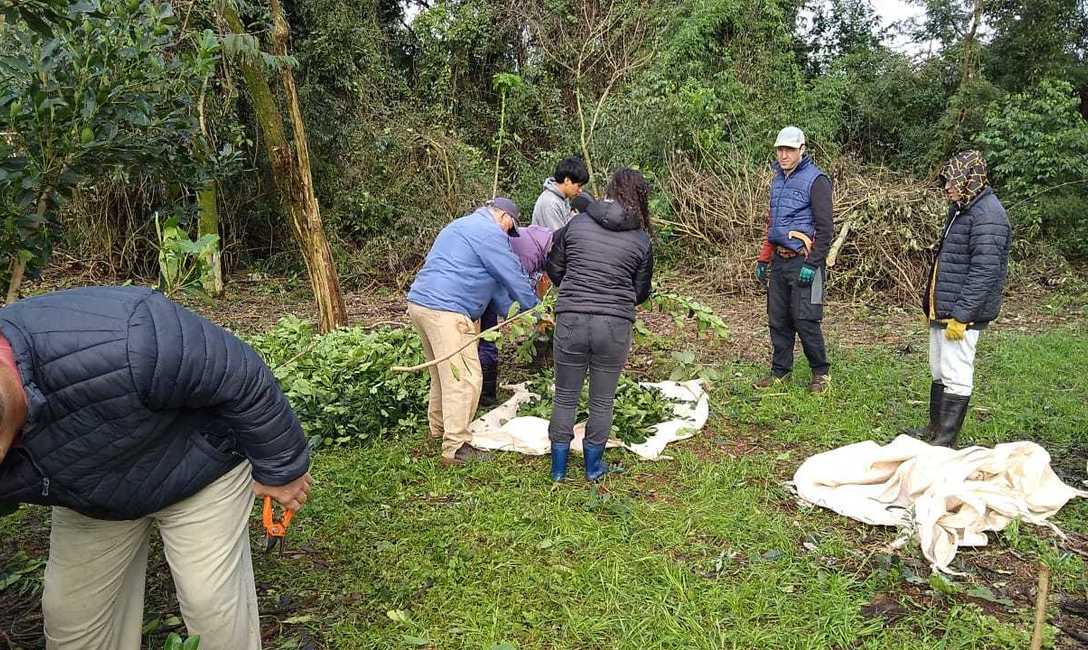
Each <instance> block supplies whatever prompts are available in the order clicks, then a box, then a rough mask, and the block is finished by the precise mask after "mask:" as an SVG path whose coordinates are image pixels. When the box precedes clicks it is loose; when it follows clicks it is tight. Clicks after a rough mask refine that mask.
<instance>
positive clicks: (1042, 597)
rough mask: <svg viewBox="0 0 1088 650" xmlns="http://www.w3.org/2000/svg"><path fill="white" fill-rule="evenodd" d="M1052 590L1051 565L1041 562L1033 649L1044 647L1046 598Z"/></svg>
mask: <svg viewBox="0 0 1088 650" xmlns="http://www.w3.org/2000/svg"><path fill="white" fill-rule="evenodd" d="M1049 591H1050V567H1048V566H1047V565H1046V563H1045V562H1040V563H1039V587H1038V589H1036V591H1035V630H1034V631H1033V632H1032V634H1031V650H1040V649H1041V648H1042V647H1043V625H1045V624H1046V598H1047V593H1048V592H1049Z"/></svg>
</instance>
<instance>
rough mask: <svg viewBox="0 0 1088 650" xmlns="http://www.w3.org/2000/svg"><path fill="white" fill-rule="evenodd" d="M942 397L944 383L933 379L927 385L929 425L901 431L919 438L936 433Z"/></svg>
mask: <svg viewBox="0 0 1088 650" xmlns="http://www.w3.org/2000/svg"><path fill="white" fill-rule="evenodd" d="M942 399H944V384H942V383H941V382H939V381H935V382H933V383H931V384H930V385H929V425H927V426H925V427H911V428H909V429H903V431H902V433H905V434H907V435H908V436H910V437H912V438H917V439H919V440H929V439H930V438H931V437H932V436H933V435H934V434H936V433H937V420H938V419H939V418H940V413H941V400H942Z"/></svg>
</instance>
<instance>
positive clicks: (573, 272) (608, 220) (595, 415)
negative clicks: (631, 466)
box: [547, 168, 654, 481]
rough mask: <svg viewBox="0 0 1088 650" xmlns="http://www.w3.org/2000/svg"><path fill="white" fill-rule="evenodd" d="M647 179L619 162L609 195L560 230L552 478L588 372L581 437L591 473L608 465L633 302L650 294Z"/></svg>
mask: <svg viewBox="0 0 1088 650" xmlns="http://www.w3.org/2000/svg"><path fill="white" fill-rule="evenodd" d="M649 195H650V186H649V184H647V183H646V180H645V179H644V178H643V177H642V174H640V173H638V172H637V171H635V170H633V169H626V168H624V169H620V170H618V171H616V172H615V174H613V175H612V180H611V181H610V182H609V184H608V188H607V189H606V190H605V197H604V198H603V199H602V200H600V201H594V202H592V203H590V204H589V206H588V207H587V208H586V210H585V211H584V212H582V213H579V214H578V215H576V216H575V217H574V218H573V219H571V221H570V223H568V224H567V225H566V226H564V227H563V228H561V229H560V230H558V231H557V232H556V233H555V237H554V240H553V244H552V251H551V254H550V256H549V257H548V267H547V268H548V276H549V277H550V278H551V281H552V283H553V284H554V285H555V286H556V287H558V288H559V298H558V301H557V302H556V308H555V312H556V321H555V335H554V339H553V354H554V357H555V404H554V407H553V411H552V418H551V424H550V425H549V426H548V436H549V438H550V439H551V458H552V470H551V475H552V480H553V481H562V480H563V479H564V478H566V474H567V456H568V455H569V453H570V442H571V440H572V439H573V438H574V420H575V413H576V411H577V409H578V398H579V396H580V395H581V393H582V383H583V381H585V377H586V375H587V374H588V375H589V421H588V422H587V423H586V435H585V439H584V440H583V442H582V450H583V452H584V455H585V469H586V479H587V480H589V481H596V480H597V479H599V478H601V477H602V476H604V475H605V474H606V473H608V465H607V464H606V463H605V462H604V448H605V443H606V442H608V433H609V431H610V430H611V428H612V403H613V400H614V399H615V396H616V386H617V385H618V384H619V379H620V373H621V372H622V371H623V367H624V365H625V364H626V363H627V353H628V351H629V350H630V348H631V331H632V327H633V325H634V321H635V306H636V305H639V304H641V303H642V302H644V301H645V300H646V299H647V298H648V297H649V296H650V280H651V278H652V276H653V266H654V262H653V248H652V246H651V243H650V210H649V205H648V200H649Z"/></svg>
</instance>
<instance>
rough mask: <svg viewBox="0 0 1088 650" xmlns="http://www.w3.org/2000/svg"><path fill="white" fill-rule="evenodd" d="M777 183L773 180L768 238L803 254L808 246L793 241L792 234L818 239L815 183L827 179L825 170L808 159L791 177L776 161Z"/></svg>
mask: <svg viewBox="0 0 1088 650" xmlns="http://www.w3.org/2000/svg"><path fill="white" fill-rule="evenodd" d="M773 168H774V172H775V173H774V180H773V181H771V227H770V230H768V232H767V239H768V240H769V241H770V242H771V243H772V244H775V245H777V246H782V247H784V248H789V249H790V250H794V251H800V250H801V249H802V248H803V247H804V244H803V243H802V242H801V241H800V240H799V239H790V237H789V232H790V231H791V230H797V231H800V232H803V233H805V234H806V235H808V236H809V237H815V236H816V224H815V221H814V219H813V216H812V201H811V193H812V184H813V183H814V182H816V179H817V178H819V177H821V176H823V175H824V173H823V171H822V170H821V169H820V168H819V167H817V166H816V163H814V162H812V158H810V157H808V156H805V157H804V158H802V159H801V162H800V163H798V164H797V168H796V169H794V170H793V172H791V173H790V175H789V176H786V174H785V173H784V172H783V171H782V167H781V166H780V165H779V164H778V162H775V163H774V164H773Z"/></svg>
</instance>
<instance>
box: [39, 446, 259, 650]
mask: <svg viewBox="0 0 1088 650" xmlns="http://www.w3.org/2000/svg"><path fill="white" fill-rule="evenodd" d="M250 472H251V468H250V465H249V463H248V462H243V463H242V464H241V465H239V466H238V467H236V468H235V469H233V470H231V471H230V472H228V473H227V474H225V475H224V476H222V477H221V478H219V479H218V480H216V481H215V482H214V483H212V484H211V485H209V486H208V487H206V488H204V489H203V490H201V491H200V492H197V493H196V494H194V495H193V496H191V497H189V498H188V499H185V500H183V501H179V502H178V503H175V504H174V505H172V506H170V507H168V508H164V509H162V510H160V511H158V512H156V513H154V514H152V515H149V516H147V517H144V518H142V519H137V520H133V521H103V520H100V519H92V518H90V517H85V516H83V515H81V514H79V513H78V512H75V511H74V510H69V509H68V508H61V507H55V508H53V517H52V531H51V533H50V538H49V562H48V564H47V565H46V568H45V588H44V594H43V596H42V610H43V613H44V615H45V638H46V647H47V648H49V650H54V649H56V650H69V649H70V650H76V649H79V650H138V649H139V648H140V636H141V628H142V627H143V611H144V579H145V574H146V571H147V555H148V540H149V537H150V533H151V525H152V523H155V524H158V527H159V534H160V535H161V536H162V542H163V550H164V551H165V553H166V561H167V563H168V564H169V565H170V572H171V573H172V574H173V577H174V586H175V587H176V589H177V596H178V603H179V604H180V605H181V615H182V618H184V619H185V627H186V628H187V633H188V635H189V636H193V635H197V634H199V635H200V648H201V650H259V648H260V647H261V630H260V621H259V619H258V618H257V592H256V588H255V586H254V582H253V563H252V561H251V558H250V548H249V534H248V532H249V516H250V512H252V509H253V498H254V497H253V488H252V484H253V480H252V478H251V476H250Z"/></svg>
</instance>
